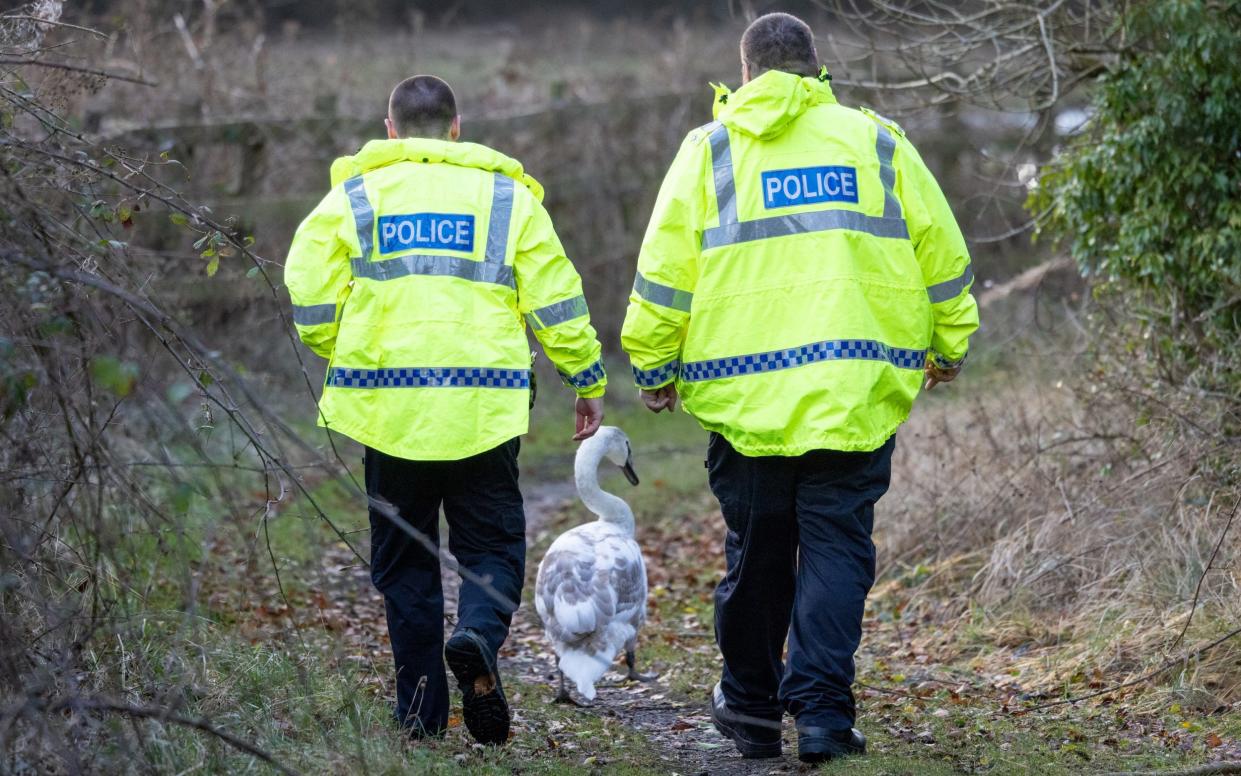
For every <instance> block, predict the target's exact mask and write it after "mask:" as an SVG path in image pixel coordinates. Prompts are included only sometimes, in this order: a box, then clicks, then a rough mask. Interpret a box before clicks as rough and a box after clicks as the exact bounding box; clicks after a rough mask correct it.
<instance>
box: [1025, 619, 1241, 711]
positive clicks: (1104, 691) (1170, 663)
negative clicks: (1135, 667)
mask: <svg viewBox="0 0 1241 776" xmlns="http://www.w3.org/2000/svg"><path fill="white" fill-rule="evenodd" d="M1237 636H1241V627H1239V628H1235V629H1233V630H1231V631H1229V632H1228V633H1225V634H1224V635H1223V636H1220V637H1219V638H1218V639H1216V640H1215V641H1212V642H1211V643H1210V644H1207V645H1206V646H1203V647H1199V648H1198V649H1195V650H1194V651H1193V652H1190V653H1188V654H1186V655H1184V656H1183V657H1178V658H1174V659H1172V660H1168V661H1166V662H1165V663H1163V665H1161V666H1159V667H1158V668H1154V669H1152V670H1150V671H1147V672H1146V673H1144V674H1142V675H1141V676H1139V677H1137V678H1136V679H1130V680H1129V681H1127V682H1121V683H1120V684H1116V685H1112V686H1111V687H1105V688H1104V689H1102V690H1096V691H1095V692H1091V693H1086V694H1085V695H1078V696H1076V697H1074V698H1062V699H1061V700H1058V701H1048V702H1047V703H1040V704H1038V705H1037V706H1030V707H1028V708H1024V709H1014V710H1013V711H1012V712H1011V714H1012V715H1013V716H1014V717H1020V716H1021V715H1023V714H1029V713H1030V712H1032V711H1042V710H1043V709H1050V708H1052V707H1053V706H1064V705H1065V704H1071V703H1080V702H1082V701H1087V700H1090V699H1091V698H1098V697H1099V696H1100V695H1108V694H1109V693H1114V692H1116V691H1117V690H1123V689H1125V688H1126V687H1132V686H1134V685H1135V684H1141V683H1143V682H1145V681H1147V680H1149V679H1153V678H1154V677H1156V676H1159V675H1160V674H1162V673H1163V672H1164V671H1167V670H1168V669H1169V668H1172V667H1173V666H1175V665H1177V664H1179V663H1187V662H1189V661H1190V660H1192V659H1194V658H1196V657H1200V656H1202V655H1204V654H1205V653H1207V652H1210V651H1211V650H1212V649H1215V648H1216V647H1218V646H1219V645H1220V644H1223V643H1224V642H1225V641H1228V640H1229V639H1233V638H1236V637H1237Z"/></svg>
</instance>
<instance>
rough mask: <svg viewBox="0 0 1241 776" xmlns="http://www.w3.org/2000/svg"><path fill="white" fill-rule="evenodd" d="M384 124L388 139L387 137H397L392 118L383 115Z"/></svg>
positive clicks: (394, 138) (390, 138)
mask: <svg viewBox="0 0 1241 776" xmlns="http://www.w3.org/2000/svg"><path fill="white" fill-rule="evenodd" d="M384 126H385V127H387V128H388V139H389V140H396V139H397V134H396V124H395V123H394V122H393V121H392V119H391V118H389V117H387V116H385V117H384Z"/></svg>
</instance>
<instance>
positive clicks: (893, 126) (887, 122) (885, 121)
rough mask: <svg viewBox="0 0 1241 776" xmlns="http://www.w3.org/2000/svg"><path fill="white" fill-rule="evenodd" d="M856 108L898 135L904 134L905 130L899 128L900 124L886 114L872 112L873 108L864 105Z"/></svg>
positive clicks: (902, 135)
mask: <svg viewBox="0 0 1241 776" xmlns="http://www.w3.org/2000/svg"><path fill="white" fill-rule="evenodd" d="M858 110H860V111H862V112H863V113H865V114H866V115H867V116H870V117H871V118H872V119H874V120H875V121H877V122H879V123H880V124H882V125H884V126H885V127H887V128H888V129H890V130H892V131H893V132H895V133H896V134H898V135H900V136H901V137H904V136H905V130H903V129H901V125H900V124H897V123H896V122H895V121H893V120H892V119H890V118H888V117H887V116H883V115H880V114H878V113H876V112H874V111H873V110H871V109H870V108H867V107H866V106H865V105H863V106H861V107H859V108H858Z"/></svg>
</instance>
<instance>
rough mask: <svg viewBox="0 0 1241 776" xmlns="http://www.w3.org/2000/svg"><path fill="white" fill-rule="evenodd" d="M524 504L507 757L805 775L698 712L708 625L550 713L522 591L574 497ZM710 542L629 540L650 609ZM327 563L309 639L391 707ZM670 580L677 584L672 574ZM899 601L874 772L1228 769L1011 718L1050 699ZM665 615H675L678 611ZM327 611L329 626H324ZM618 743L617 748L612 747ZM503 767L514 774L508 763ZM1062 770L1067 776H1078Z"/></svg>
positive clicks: (541, 659) (701, 536)
mask: <svg viewBox="0 0 1241 776" xmlns="http://www.w3.org/2000/svg"><path fill="white" fill-rule="evenodd" d="M523 492H524V493H525V496H526V515H527V541H528V545H529V549H528V557H527V580H526V598H525V600H524V601H523V603H522V606H521V607H520V609H519V610H518V612H517V614H516V615H515V617H514V621H513V625H512V628H511V630H510V634H509V639H508V641H507V642H506V643H505V645H504V647H503V648H502V650H501V653H500V667H501V672H502V676H503V678H504V681H505V682H506V685H507V686H508V688H509V690H508V692H509V700H510V703H511V706H512V707H513V729H514V734H515V735H516V736H518V737H519V738H521V739H522V740H524V741H525V742H526V743H525V744H523V745H522V746H521V747H519V749H520V750H521V751H520V752H518V751H516V750H515V749H514V744H513V742H510V746H509V747H508V749H509V750H510V752H511V753H512V754H513V755H514V756H517V757H519V758H537V759H542V758H545V757H553V758H556V759H558V760H559V761H560V762H562V763H565V764H571V763H576V764H577V765H578V766H580V767H581V769H582V770H583V772H596V771H598V770H599V769H600V768H602V767H604V766H608V765H617V764H622V763H627V762H632V763H641V765H640V766H639V767H643V768H645V769H646V770H648V771H649V772H654V773H668V774H680V775H681V776H691V775H692V776H697V775H698V774H712V776H714V775H715V774H723V775H724V776H742V775H743V774H747V775H748V774H782V773H804V772H809V769H808V768H807V767H806V766H803V765H801V764H800V763H799V762H798V760H797V757H796V753H797V744H796V736H795V732H794V729H793V724H792V721H791V720H790V719H787V718H786V719H785V724H784V755H783V757H781V758H779V759H771V760H744V759H742V758H741V757H740V756H739V755H738V754H737V752H736V750H735V748H734V747H733V745H732V742H731V741H728V740H727V739H725V738H723V737H722V736H721V735H719V733H717V732H716V731H715V729H714V728H713V727H712V725H711V722H710V717H709V715H708V713H707V708H706V700H707V695H708V693H709V691H710V688H711V685H712V684H713V683H714V682H715V680H716V678H717V676H718V662H716V661H717V659H718V658H717V652H716V647H715V642H714V638H713V636H712V633H711V626H710V622H709V615H703V616H701V619H699V617H698V616H695V615H687V616H684V617H682V618H680V619H673V618H668V617H666V616H665V617H664V618H662V619H661V618H659V617H655V618H654V619H652V620H650V621H648V623H647V626H646V628H645V629H644V631H643V632H642V634H640V637H639V648H638V653H637V659H638V666H637V667H638V670H639V671H640V672H642V673H645V674H653V675H654V676H653V678H652V679H651V680H650V681H645V682H637V681H630V680H628V679H626V678H625V675H624V670H623V662H622V661H617V662H616V663H615V664H614V665H613V669H612V670H611V671H609V672H608V673H607V674H606V675H605V676H604V677H603V679H602V680H601V682H600V683H599V684H598V685H597V689H598V695H597V696H596V698H595V700H594V701H592V702H590V703H588V704H587V703H583V704H582V705H577V706H571V705H562V704H553V700H552V699H553V698H554V697H555V694H556V685H557V681H558V675H557V671H556V665H555V655H554V653H553V652H552V651H551V648H550V646H549V645H548V644H547V641H546V639H545V638H544V635H543V630H542V625H541V623H540V622H539V618H538V614H537V613H536V612H535V610H534V606H533V605H532V604H530V603H529V593H530V591H531V590H533V586H534V578H535V575H536V573H537V570H538V564H539V561H540V560H541V559H542V552H543V550H544V548H546V546H547V544H548V543H549V542H550V539H551V538H552V537H553V536H554V535H555V534H557V533H559V532H560V531H562V530H564V528H565V527H567V526H568V525H571V524H573V523H575V522H577V521H578V520H579V519H584V518H582V517H580V513H579V512H578V511H577V510H576V509H574V505H575V504H576V495H575V492H574V490H573V486H572V484H571V483H570V482H564V481H561V482H551V481H531V480H526V481H525V482H524V483H523ZM570 509H574V511H573V512H572V515H569V514H567V511H568V510H570ZM639 533H640V534H641V533H642V532H641V531H640V532H639ZM717 538H718V537H716V536H715V534H714V532H713V531H712V530H710V529H708V528H705V527H704V526H702V525H701V524H699V525H693V526H690V525H686V526H682V527H681V528H679V529H678V530H677V532H676V533H674V534H672V535H669V536H667V537H664V536H662V535H655V538H654V539H653V538H652V535H650V534H648V535H647V536H646V538H645V539H644V538H643V537H642V536H641V535H640V537H639V540H640V543H641V544H642V545H643V555H644V556H645V558H646V562H647V569H648V575H649V576H650V577H651V578H652V580H653V581H652V592H651V594H652V596H653V597H658V596H660V587H661V586H660V585H659V584H658V582H657V580H659V579H660V578H661V577H663V578H665V579H667V578H668V574H669V569H670V568H672V567H674V566H676V565H677V561H670V560H669V559H670V558H672V557H679V556H680V555H682V554H683V553H684V545H687V544H691V543H692V544H694V545H695V549H694V552H696V553H697V555H695V556H694V557H696V558H698V560H697V561H695V567H703V568H701V569H700V570H699V571H698V572H697V576H696V581H695V584H696V585H697V586H698V589H699V590H702V589H704V586H709V585H710V584H713V582H712V580H713V578H714V577H713V575H714V572H715V569H714V565H712V564H711V563H708V562H707V557H706V555H707V554H710V553H711V552H712V551H713V549H712V548H714V545H715V542H716V540H717ZM441 542H442V545H443V546H447V541H446V538H445V537H443V536H441ZM669 548H673V549H669ZM328 554H329V563H328V564H326V565H325V568H324V571H326V572H327V573H326V575H325V576H324V577H321V580H322V585H321V586H320V587H319V592H318V593H316V594H315V595H317V596H320V597H321V598H320V599H319V600H320V601H321V602H322V603H320V606H321V609H320V617H321V618H323V619H322V621H321V622H320V623H319V625H321V626H323V627H324V629H325V630H327V631H331V632H333V633H334V634H335V640H336V645H335V650H334V651H336V654H337V655H338V657H339V658H340V659H341V660H342V661H343V662H345V663H349V664H353V665H354V666H356V667H357V668H358V669H359V671H360V674H358V675H360V676H361V677H362V681H363V683H364V684H366V685H369V686H370V688H371V690H372V691H373V692H374V693H375V695H376V696H377V697H379V698H382V699H384V702H385V703H389V702H391V699H392V696H393V688H392V685H391V665H392V664H391V659H392V658H391V652H390V650H389V647H388V637H387V629H386V624H385V620H384V610H383V602H382V599H381V598H380V596H379V594H378V593H377V592H376V591H375V589H374V588H373V587H372V586H371V581H370V577H369V573H368V571H367V569H366V568H365V567H364V566H362V565H361V564H358V563H356V559H352V558H351V557H349V556H348V555H347V551H346V550H344V548H333V549H332V550H329V553H328ZM332 561H335V562H332ZM706 566H710V568H706ZM675 573H677V574H683V573H684V570H683V569H682V570H681V571H677V572H675ZM443 587H444V597H445V612H446V617H445V629H446V632H447V631H451V629H452V627H453V626H454V625H455V624H456V617H455V611H456V601H457V590H458V587H459V578H458V576H457V574H456V573H455V571H453V570H451V569H450V568H449V567H448V564H445V568H444V572H443ZM900 589H901V581H900V580H894V581H892V582H889V583H887V589H885V585H883V584H881V585H880V586H879V587H877V588H876V590H875V591H873V593H872V595H871V603H872V609H873V610H874V611H871V612H869V613H868V616H867V619H866V620H865V621H864V623H863V628H864V635H863V640H862V646H861V649H860V650H859V652H858V657H857V662H858V681H857V684H856V686H855V693H856V695H857V698H858V708H859V717H860V719H861V721H862V722H863V725H862V726H863V728H864V729H865V731H866V732H867V734H868V736H870V737H871V739H872V741H871V743H872V749H873V750H877V751H878V752H882V751H883V750H885V749H886V750H889V751H890V752H891V754H888V755H886V757H887V758H888V759H886V760H885V761H886V762H887V763H888V764H889V765H891V766H893V767H895V768H896V769H897V770H895V771H891V772H902V773H905V772H908V773H913V772H941V770H940V769H943V768H947V769H948V770H947V771H942V772H962V771H965V772H973V771H990V770H992V769H994V768H998V769H999V770H1000V772H1008V770H1006V769H1009V770H1011V771H1013V772H1028V771H1029V768H1030V767H1031V761H1030V760H1029V759H1028V756H1027V755H1026V754H1022V752H1026V753H1028V752H1029V751H1031V750H1033V751H1036V752H1038V754H1037V756H1036V758H1037V759H1036V761H1035V762H1037V761H1040V760H1042V759H1043V758H1051V757H1057V758H1063V757H1064V756H1065V753H1069V754H1070V755H1072V756H1074V757H1075V756H1081V757H1082V758H1083V759H1082V760H1081V761H1080V763H1078V766H1084V769H1085V770H1087V771H1091V770H1097V768H1094V767H1091V765H1089V764H1088V761H1089V760H1088V758H1089V756H1091V755H1090V753H1091V752H1099V751H1102V752H1103V753H1104V754H1105V755H1106V756H1108V757H1111V758H1127V757H1133V756H1145V755H1147V754H1149V753H1153V752H1162V753H1164V755H1162V756H1168V755H1171V754H1172V753H1175V752H1179V753H1188V752H1190V751H1192V750H1195V749H1200V748H1201V747H1202V746H1204V745H1205V746H1206V747H1207V752H1208V753H1209V759H1211V760H1216V761H1219V760H1228V759H1241V741H1239V740H1238V737H1230V736H1228V735H1227V734H1226V733H1225V734H1224V736H1223V737H1222V738H1221V737H1220V736H1219V735H1216V733H1215V732H1214V731H1213V730H1210V729H1198V728H1197V726H1196V725H1195V726H1191V725H1187V724H1186V723H1184V722H1181V723H1180V724H1177V723H1176V721H1175V720H1173V719H1169V718H1167V717H1162V718H1161V717H1159V716H1158V715H1152V714H1149V713H1146V714H1139V713H1131V712H1130V711H1129V710H1127V709H1126V708H1124V705H1123V704H1120V701H1121V696H1119V695H1118V696H1115V697H1114V698H1110V699H1104V700H1105V704H1104V706H1105V707H1107V706H1111V707H1112V710H1111V711H1109V712H1107V713H1091V714H1090V715H1088V716H1086V717H1082V716H1081V715H1080V714H1077V713H1076V712H1075V711H1073V710H1071V709H1069V708H1063V707H1062V708H1058V709H1056V710H1053V711H1051V712H1048V713H1047V715H1042V716H1037V717H1035V716H1027V715H1025V714H1024V713H1023V712H1021V713H1017V714H1014V712H1017V711H1018V709H1020V708H1021V706H1022V705H1023V704H1028V703H1033V702H1039V701H1041V700H1044V699H1047V698H1048V697H1049V696H1047V695H1045V694H1043V693H1042V692H1039V691H1037V690H1035V689H1034V688H1032V687H1030V686H1029V685H1028V684H1027V683H1026V681H1025V677H1019V676H1018V675H1017V672H1015V671H1014V670H1013V669H1011V668H1006V667H1005V666H1011V663H1009V662H1008V661H1007V659H1002V660H1001V661H999V662H990V661H988V662H980V661H976V660H973V661H962V660H961V659H960V649H959V647H958V645H956V644H955V643H954V638H953V636H952V634H951V633H948V632H945V630H944V629H943V628H942V626H941V625H940V624H937V623H936V622H935V621H934V620H933V619H927V620H925V621H924V622H917V621H914V622H908V621H906V622H903V623H902V624H899V625H898V624H895V623H894V622H891V621H889V620H890V618H889V619H885V618H884V616H883V612H884V611H886V610H888V609H891V608H893V607H896V608H899V607H900V606H901V605H902V604H901V603H900V601H901V600H902V598H901V597H902V595H903V594H902V593H900V592H899V591H900ZM893 591H896V592H893ZM652 600H655V599H654V598H653V599H652ZM328 601H330V606H329V605H328V604H327V602H328ZM674 609H675V610H676V611H680V609H681V603H680V602H678V603H677V604H676V606H675V607H674ZM329 610H330V611H331V612H332V615H331V616H330V617H325V616H324V613H325V612H327V611H329ZM685 611H689V610H688V609H686V610H685ZM649 652H654V653H655V655H654V656H651V655H649V654H648V653H649ZM1010 657H1011V656H1010ZM1091 686H1094V685H1093V684H1092V685H1091ZM579 700H580V699H579ZM454 702H455V703H459V698H456V697H454ZM1113 704H1116V705H1114V706H1113ZM600 720H604V721H606V723H607V724H606V725H605V726H604V728H605V730H606V731H607V733H605V734H604V735H609V734H611V735H614V736H615V738H616V740H614V741H606V740H601V739H597V738H593V737H592V735H593V734H588V733H586V732H585V731H586V730H588V729H590V728H591V726H592V725H593V726H594V728H595V729H597V728H598V723H599V722H600ZM449 728H450V729H449V733H448V739H447V740H446V741H445V742H444V743H443V744H439V745H436V748H437V749H442V750H443V751H444V752H445V753H447V754H449V756H455V757H456V758H457V761H458V763H462V764H464V763H465V762H467V761H472V759H471V756H470V755H468V754H466V752H467V751H470V750H476V752H477V753H478V754H481V753H482V748H481V746H480V745H477V744H474V743H473V742H472V740H471V739H470V738H469V737H468V735H467V734H466V733H465V731H464V729H463V728H462V726H461V722H460V716H459V706H458V707H456V709H455V710H454V711H453V713H452V716H451V717H450V720H449ZM622 737H623V738H624V739H625V741H624V743H623V745H619V746H618V745H617V742H618V741H619V740H620V739H621V738H622ZM876 739H878V740H876ZM531 741H533V742H534V743H533V744H531V743H530V742H531ZM1204 742H1205V744H1204ZM875 744H877V746H875ZM454 752H455V755H454ZM897 752H900V753H901V754H897ZM878 756H880V757H885V756H884V755H883V754H879V755H878ZM893 757H895V758H896V759H891V758H893ZM463 758H464V759H463ZM909 758H912V759H909ZM867 759H868V760H873V757H871V758H867ZM1116 761H1117V762H1123V761H1124V760H1123V759H1121V760H1116ZM1070 762H1072V760H1070ZM1061 764H1062V765H1063V762H1062V763H1061ZM510 767H512V768H514V769H515V771H518V772H519V771H520V770H522V769H521V767H520V766H519V765H512V766H510ZM909 768H913V770H909ZM927 768H930V769H931V770H926V769H927ZM1069 770H1070V771H1071V772H1078V767H1076V766H1075V767H1070V769H1069ZM876 772H883V773H887V772H889V771H888V770H880V771H876Z"/></svg>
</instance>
